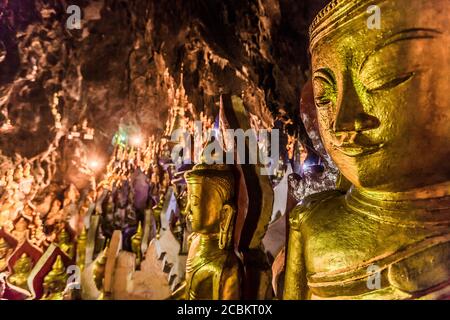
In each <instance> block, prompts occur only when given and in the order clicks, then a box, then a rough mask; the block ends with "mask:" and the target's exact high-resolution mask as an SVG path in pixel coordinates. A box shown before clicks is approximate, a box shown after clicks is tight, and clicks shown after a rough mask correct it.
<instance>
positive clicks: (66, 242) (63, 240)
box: [58, 227, 75, 258]
mask: <svg viewBox="0 0 450 320" xmlns="http://www.w3.org/2000/svg"><path fill="white" fill-rule="evenodd" d="M58 246H59V248H60V249H61V250H62V251H63V252H64V253H66V254H67V255H68V256H69V257H70V258H73V256H74V253H75V251H74V246H73V243H71V241H70V235H69V233H68V232H67V230H66V228H65V227H63V228H62V229H61V231H60V232H59V234H58Z"/></svg>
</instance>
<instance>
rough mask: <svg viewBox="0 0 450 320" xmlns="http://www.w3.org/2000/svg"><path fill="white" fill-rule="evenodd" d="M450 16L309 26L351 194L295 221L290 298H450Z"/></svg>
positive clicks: (387, 11)
mask: <svg viewBox="0 0 450 320" xmlns="http://www.w3.org/2000/svg"><path fill="white" fill-rule="evenodd" d="M373 5H376V6H377V7H378V9H379V11H378V13H379V14H380V19H381V23H380V25H379V27H380V28H378V29H376V28H373V29H371V28H369V24H368V20H369V19H370V17H371V15H373V14H374V13H373V12H374V11H370V10H369V12H371V13H368V8H369V7H370V6H373ZM372 8H373V7H372ZM449 9H450V2H448V1H428V0H414V1H410V0H397V1H388V0H333V1H331V3H330V4H329V5H328V6H327V7H326V8H325V9H324V10H322V11H321V12H320V13H319V14H318V16H317V17H316V19H315V20H314V22H313V23H312V25H311V28H310V51H311V59H312V82H313V91H314V101H315V105H316V109H317V116H318V123H319V129H320V134H321V138H322V140H323V142H324V146H325V148H326V150H327V152H328V153H329V154H330V156H331V158H332V159H333V160H334V162H335V163H336V165H337V167H338V168H339V170H340V171H341V173H342V174H343V175H344V176H345V177H346V178H347V179H348V180H349V181H350V182H351V183H352V184H353V186H352V187H351V188H350V189H349V190H348V191H347V192H346V194H342V193H341V192H340V191H326V192H322V193H318V194H313V195H311V196H309V197H307V198H305V199H303V201H302V202H301V203H300V204H299V205H298V206H297V207H296V208H294V210H293V211H292V212H291V213H290V219H289V223H290V231H289V243H288V250H287V259H286V261H287V262H286V277H285V288H284V290H285V291H284V298H285V299H414V298H421V299H444V298H449V297H450V286H449V283H450V269H449V268H448V266H449V264H450V231H449V230H450V162H449V161H448V159H449V158H450V99H448V97H447V92H448V91H449V89H450V88H449V82H448V74H449V72H450V69H449V68H450V65H449V64H448V63H443V62H444V61H448V56H449V55H450V52H449V49H450V48H449V46H448V45H447V43H448V42H449V40H450V34H449V30H450V28H449V27H450V26H449V24H450V22H449V21H448V18H447V13H448V12H449ZM375 12H376V11H375ZM373 267H374V268H376V269H377V270H378V271H377V274H376V277H378V279H379V282H378V284H377V285H372V284H373V283H371V282H370V281H371V279H372V278H371V275H373V274H372V273H371V271H370V270H372V269H371V268H373Z"/></svg>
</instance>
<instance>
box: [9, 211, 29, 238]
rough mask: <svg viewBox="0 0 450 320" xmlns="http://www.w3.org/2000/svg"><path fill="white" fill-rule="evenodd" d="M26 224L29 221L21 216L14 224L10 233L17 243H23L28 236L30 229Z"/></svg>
mask: <svg viewBox="0 0 450 320" xmlns="http://www.w3.org/2000/svg"><path fill="white" fill-rule="evenodd" d="M28 226H29V222H28V220H27V219H25V218H24V217H23V216H20V218H19V219H18V220H17V222H16V223H15V224H14V229H13V231H12V232H11V234H12V235H13V236H14V238H15V239H16V240H17V241H18V242H19V243H23V242H25V241H26V240H27V239H28V238H29V236H30V230H29V228H28Z"/></svg>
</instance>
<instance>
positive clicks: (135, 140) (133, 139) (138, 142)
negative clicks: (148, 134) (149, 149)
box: [130, 136, 142, 147]
mask: <svg viewBox="0 0 450 320" xmlns="http://www.w3.org/2000/svg"><path fill="white" fill-rule="evenodd" d="M130 142H131V144H132V145H133V146H135V147H137V146H140V145H141V144H142V137H141V136H132V137H131V138H130Z"/></svg>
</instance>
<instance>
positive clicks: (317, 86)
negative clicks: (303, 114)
mask: <svg viewBox="0 0 450 320" xmlns="http://www.w3.org/2000/svg"><path fill="white" fill-rule="evenodd" d="M313 89H314V103H315V105H316V107H317V108H328V107H329V106H330V105H331V103H333V102H335V101H336V94H337V92H336V85H335V81H334V77H333V76H332V73H331V71H329V70H328V69H320V70H318V71H316V72H315V76H314V78H313Z"/></svg>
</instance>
